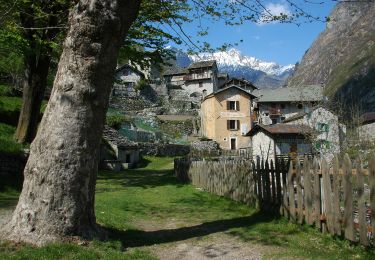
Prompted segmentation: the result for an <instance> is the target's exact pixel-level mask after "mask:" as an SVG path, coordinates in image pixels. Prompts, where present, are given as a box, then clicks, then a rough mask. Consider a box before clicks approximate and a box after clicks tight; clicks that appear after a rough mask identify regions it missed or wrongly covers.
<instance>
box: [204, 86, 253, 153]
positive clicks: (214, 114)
mask: <svg viewBox="0 0 375 260" xmlns="http://www.w3.org/2000/svg"><path fill="white" fill-rule="evenodd" d="M254 98H255V96H254V95H253V94H251V93H249V92H248V91H246V90H244V89H242V88H240V87H238V86H236V85H232V86H230V87H226V88H222V89H219V90H217V91H216V92H214V93H212V94H210V95H207V96H206V97H204V99H203V101H202V104H201V122H202V123H201V132H202V135H203V136H205V137H207V138H209V139H212V140H214V141H216V142H217V143H219V145H220V148H221V149H226V150H237V149H243V148H248V147H249V146H250V138H249V137H248V136H246V134H247V132H248V131H249V130H250V129H251V127H252V118H251V113H252V104H253V100H254Z"/></svg>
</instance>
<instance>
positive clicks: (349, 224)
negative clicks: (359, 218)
mask: <svg viewBox="0 0 375 260" xmlns="http://www.w3.org/2000/svg"><path fill="white" fill-rule="evenodd" d="M343 174H344V176H343V177H344V178H343V187H344V207H345V211H344V227H345V238H346V239H348V240H350V241H354V240H355V238H354V223H353V221H354V214H353V197H352V192H353V186H352V162H351V161H350V158H349V155H348V154H345V157H344V164H343Z"/></svg>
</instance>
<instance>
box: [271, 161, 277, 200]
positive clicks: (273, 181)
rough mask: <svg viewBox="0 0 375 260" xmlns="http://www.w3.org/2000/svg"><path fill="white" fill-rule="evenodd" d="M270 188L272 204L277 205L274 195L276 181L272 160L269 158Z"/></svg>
mask: <svg viewBox="0 0 375 260" xmlns="http://www.w3.org/2000/svg"><path fill="white" fill-rule="evenodd" d="M270 172H271V174H270V175H271V189H272V206H274V205H277V197H276V181H275V167H274V165H273V160H271V167H270Z"/></svg>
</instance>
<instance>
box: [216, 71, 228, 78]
mask: <svg viewBox="0 0 375 260" xmlns="http://www.w3.org/2000/svg"><path fill="white" fill-rule="evenodd" d="M217 77H218V78H228V77H229V75H228V73H224V72H219V73H218V74H217Z"/></svg>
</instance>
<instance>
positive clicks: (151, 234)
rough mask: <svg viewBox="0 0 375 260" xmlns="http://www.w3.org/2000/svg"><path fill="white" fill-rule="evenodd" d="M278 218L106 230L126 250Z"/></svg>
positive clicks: (268, 216)
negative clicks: (144, 228)
mask: <svg viewBox="0 0 375 260" xmlns="http://www.w3.org/2000/svg"><path fill="white" fill-rule="evenodd" d="M277 218H278V217H274V216H272V215H265V214H263V213H259V212H258V213H255V214H253V215H251V216H246V217H238V218H232V219H224V220H215V221H210V222H206V223H203V224H199V225H195V226H190V227H182V228H177V229H164V230H157V231H142V230H126V231H120V230H116V229H111V228H106V230H107V232H108V234H109V239H110V240H112V241H121V243H122V245H123V247H124V248H131V247H141V246H149V245H154V244H163V243H169V242H176V241H182V240H186V239H190V238H198V237H203V236H207V235H210V234H214V233H218V232H225V231H230V230H231V229H234V228H242V227H247V228H251V227H252V226H254V225H256V224H258V223H267V222H271V221H274V220H275V219H277Z"/></svg>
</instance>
